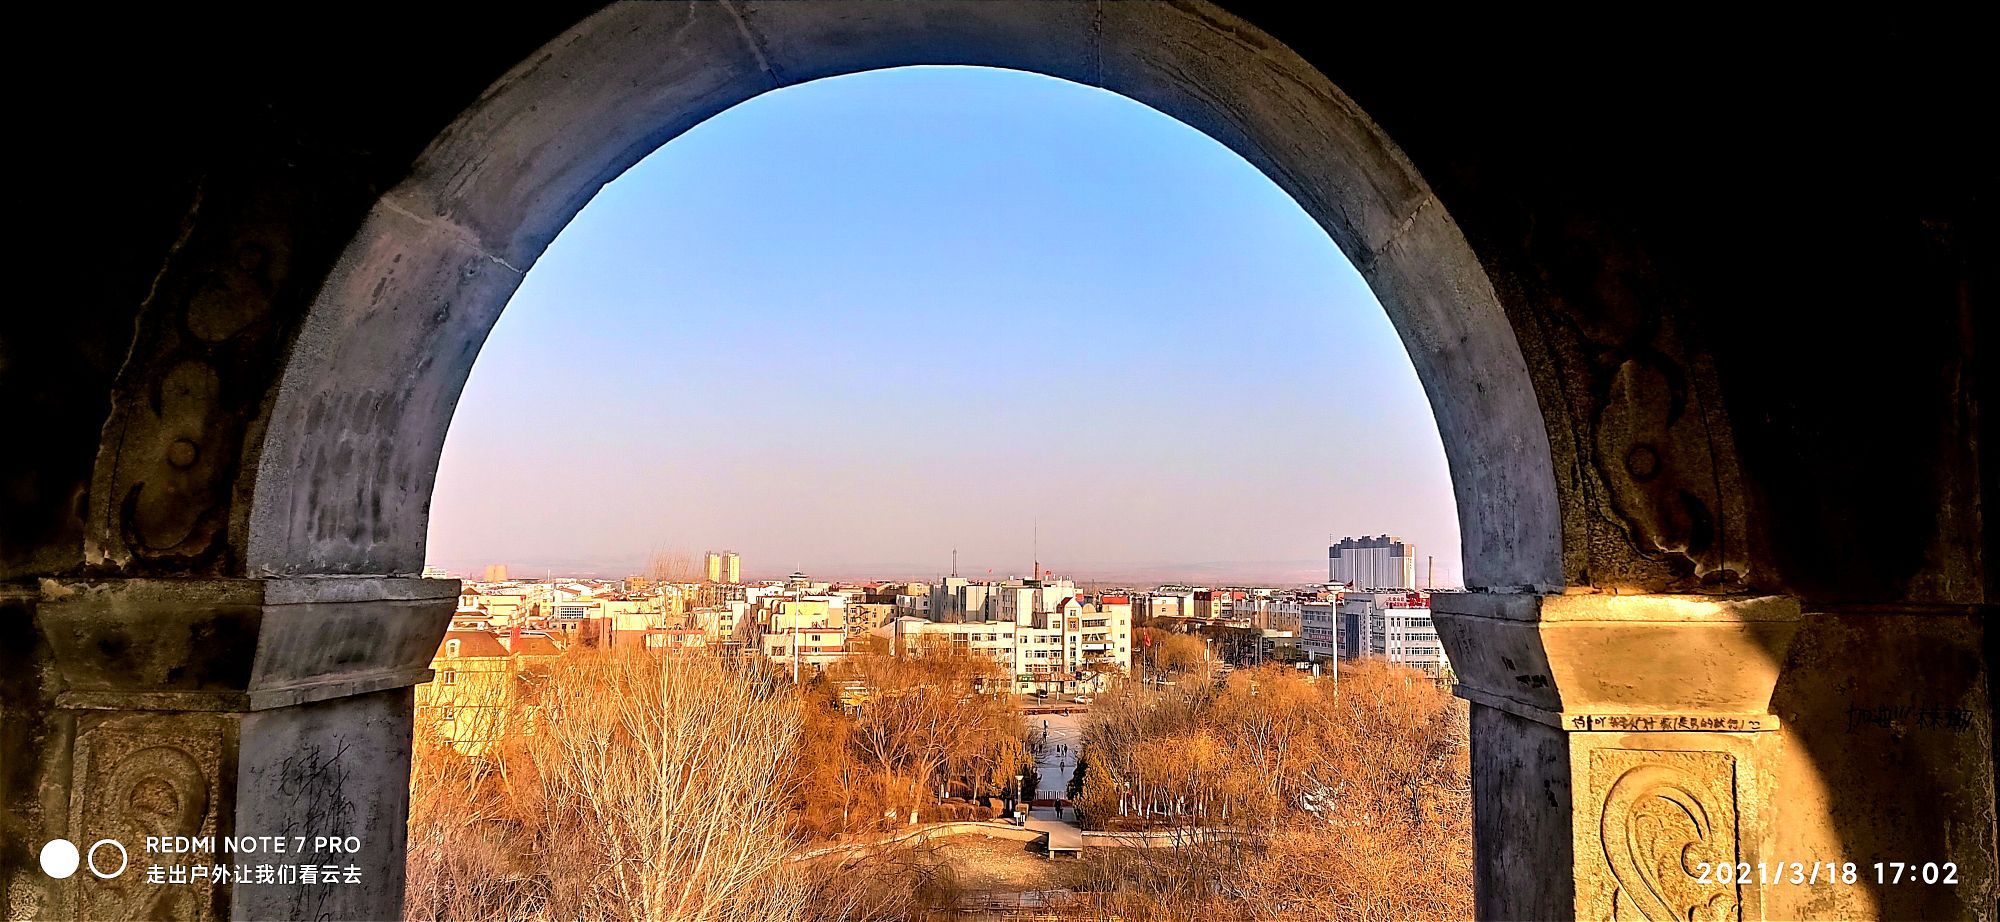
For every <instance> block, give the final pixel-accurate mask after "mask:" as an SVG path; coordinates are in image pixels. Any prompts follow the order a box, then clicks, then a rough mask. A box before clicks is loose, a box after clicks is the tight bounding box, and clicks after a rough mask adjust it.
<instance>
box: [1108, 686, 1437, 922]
mask: <svg viewBox="0 0 2000 922" xmlns="http://www.w3.org/2000/svg"><path fill="white" fill-rule="evenodd" d="M1085 739H1086V745H1087V746H1088V749H1087V751H1086V753H1085V757H1086V761H1087V762H1088V764H1089V766H1090V767H1089V769H1088V770H1087V772H1086V774H1085V778H1084V784H1083V795H1082V796H1081V797H1080V798H1079V805H1080V806H1082V807H1083V809H1084V812H1085V816H1086V818H1087V823H1088V824H1089V825H1092V826H1098V827H1109V828H1146V827H1150V828H1156V829H1157V828H1189V827H1202V828H1210V829H1214V830H1217V834H1216V835H1212V836H1208V837H1205V838H1202V839H1199V840H1194V841H1187V842H1183V843H1180V844H1177V845H1176V846H1175V847H1172V848H1161V849H1147V850H1129V851H1121V852H1120V853H1113V854H1106V855H1102V856H1092V859H1091V860H1093V861H1094V862H1098V863H1100V864H1102V865H1103V867H1102V870H1101V871H1100V872H1099V873H1100V876H1101V877H1102V878H1103V879H1104V880H1106V881H1107V882H1108V883H1109V884H1111V885H1112V886H1113V887H1114V896H1113V897H1112V898H1111V902H1112V904H1113V905H1115V906H1116V907H1117V911H1118V912H1119V913H1123V914H1125V915H1127V916H1129V917H1133V918H1160V919H1177V918H1187V919H1197V918H1199V919H1316V920H1317V919H1326V920H1334V919H1339V920H1347V919H1356V920H1358V919H1451V918H1466V917H1469V916H1470V915H1471V912H1472V861H1471V858H1472V852H1471V846H1472V828H1471V784H1470V769H1471V766H1470V751H1469V746H1468V740H1467V724H1466V713H1465V709H1464V707H1463V706H1462V705H1461V704H1460V703H1459V702H1457V701H1456V700H1455V699H1453V698H1452V697H1451V694H1450V692H1448V691H1447V690H1446V689H1444V688H1443V687H1442V686H1440V685H1438V684H1437V683H1435V682H1433V681H1432V680H1431V679H1429V678H1428V677H1427V676H1425V675H1424V674H1422V673H1421V672H1418V671H1416V670H1413V669H1408V668H1405V667H1400V666H1394V665H1390V664H1388V663H1384V662H1377V661H1363V662H1360V663H1344V664H1342V666H1341V670H1340V675H1339V681H1338V683H1337V684H1336V683H1335V682H1333V681H1329V680H1325V679H1322V680H1321V681H1319V682H1311V681H1308V680H1307V679H1306V678H1305V677H1304V676H1302V675H1300V674H1299V673H1297V672H1296V671H1293V670H1288V669H1284V668H1282V667H1268V668H1263V669H1255V670H1245V671H1243V672H1240V673H1237V674H1236V675H1234V676H1232V677H1231V680H1230V682H1229V684H1228V686H1227V687H1226V688H1224V689H1221V690H1219V691H1211V690H1206V689H1204V690H1200V691H1174V690H1169V693H1168V694H1165V695H1156V694H1153V693H1150V692H1142V691H1136V690H1135V691H1131V692H1127V693H1123V694H1118V695H1112V696H1107V698H1106V700H1105V701H1104V703H1103V705H1102V706H1100V707H1098V708H1097V709H1095V712H1094V713H1093V714H1092V717H1091V722H1090V725H1089V726H1088V727H1087V729H1086V731H1085Z"/></svg>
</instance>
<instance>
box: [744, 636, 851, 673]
mask: <svg viewBox="0 0 2000 922" xmlns="http://www.w3.org/2000/svg"><path fill="white" fill-rule="evenodd" d="M762 644H763V646H762V649H763V652H764V656H765V658H766V659H769V660H770V661H771V662H773V663H775V664H777V665H778V666H779V667H781V668H784V669H790V670H793V671H795V672H798V673H799V674H800V675H806V674H810V673H813V672H823V671H825V670H826V667H827V666H829V665H832V664H834V663H837V662H840V661H841V659H842V658H844V657H846V656H847V631H846V630H844V629H841V628H831V629H828V628H786V629H784V630H781V631H768V632H766V633H765V634H764V636H763V638H762Z"/></svg>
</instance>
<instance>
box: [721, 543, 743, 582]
mask: <svg viewBox="0 0 2000 922" xmlns="http://www.w3.org/2000/svg"><path fill="white" fill-rule="evenodd" d="M742 581H743V558H742V556H741V555H739V554H737V553H736V552H735V551H723V552H722V579H720V580H718V581H717V582H723V583H740V582H742Z"/></svg>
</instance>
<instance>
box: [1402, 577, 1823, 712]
mask: <svg viewBox="0 0 2000 922" xmlns="http://www.w3.org/2000/svg"><path fill="white" fill-rule="evenodd" d="M1431 605H1432V612H1433V618H1434V619H1435V620H1436V623H1437V629H1438V637H1439V640H1440V641H1441V642H1442V643H1443V644H1444V648H1445V651H1446V652H1447V653H1448V654H1450V656H1451V663H1452V668H1453V669H1454V670H1455V671H1456V672H1457V674H1458V683H1459V684H1458V686H1457V688H1456V689H1455V691H1456V692H1457V694H1458V695H1459V697H1462V698H1465V699H1466V700H1468V701H1472V702H1475V703H1478V704H1483V705H1486V706H1488V707H1493V708H1497V709H1500V710H1503V711H1506V712H1508V713H1510V714H1513V715H1515V716H1517V717H1522V718H1526V719H1528V720H1533V721H1537V722H1540V723H1544V724H1548V725H1549V726H1553V727H1557V728H1559V729H1562V730H1566V731H1570V732H1587V731H1616V732H1647V731H1660V732H1687V731H1719V732H1757V731H1766V730H1775V729H1777V726H1778V719H1777V717H1775V716H1773V715H1772V713H1771V692H1772V690H1773V689H1774V688H1776V687H1777V683H1778V673H1779V670H1780V668H1781V667H1782V666H1783V664H1784V662H1785V655H1786V652H1787V650H1788V649H1789V648H1790V646H1791V643H1792V639H1793V637H1794V636H1795V635H1796V634H1797V633H1798V629H1799V625H1800V621H1801V617H1802V616H1801V614H1800V609H1799V604H1798V602H1797V601H1796V600H1793V599H1790V598H1784V597H1779V596H1751V597H1745V596H1689V595H1634V596H1614V595H1529V594H1510V593H1480V592H1468V593H1439V594H1437V595H1435V596H1433V597H1432V600H1431Z"/></svg>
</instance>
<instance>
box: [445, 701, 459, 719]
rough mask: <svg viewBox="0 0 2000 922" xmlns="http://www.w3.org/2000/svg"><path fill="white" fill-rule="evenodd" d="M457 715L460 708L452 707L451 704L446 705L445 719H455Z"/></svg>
mask: <svg viewBox="0 0 2000 922" xmlns="http://www.w3.org/2000/svg"><path fill="white" fill-rule="evenodd" d="M457 717H458V708H455V707H452V706H451V705H449V704H447V705H445V706H444V712H443V719H445V720H454V719H456V718H457Z"/></svg>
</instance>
